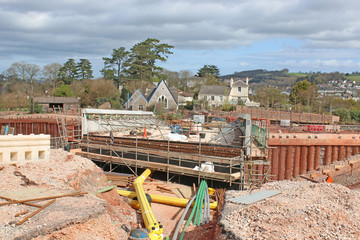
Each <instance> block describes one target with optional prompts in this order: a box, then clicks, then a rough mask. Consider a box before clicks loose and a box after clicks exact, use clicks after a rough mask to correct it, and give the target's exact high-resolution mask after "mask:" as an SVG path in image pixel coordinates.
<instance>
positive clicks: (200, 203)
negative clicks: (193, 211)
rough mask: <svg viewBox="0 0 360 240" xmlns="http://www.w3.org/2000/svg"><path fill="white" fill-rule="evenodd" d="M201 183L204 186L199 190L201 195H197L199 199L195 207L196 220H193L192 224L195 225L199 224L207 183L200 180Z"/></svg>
mask: <svg viewBox="0 0 360 240" xmlns="http://www.w3.org/2000/svg"><path fill="white" fill-rule="evenodd" d="M202 184H203V185H204V187H203V190H202V192H201V195H200V196H199V197H200V199H199V204H198V207H197V215H196V220H195V221H194V224H195V225H197V226H199V225H200V223H201V216H202V210H203V208H204V198H205V191H206V186H207V183H206V181H204V180H203V181H202Z"/></svg>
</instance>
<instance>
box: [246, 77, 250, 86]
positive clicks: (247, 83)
mask: <svg viewBox="0 0 360 240" xmlns="http://www.w3.org/2000/svg"><path fill="white" fill-rule="evenodd" d="M246 85H249V78H248V77H246Z"/></svg>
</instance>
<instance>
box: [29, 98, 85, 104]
mask: <svg viewBox="0 0 360 240" xmlns="http://www.w3.org/2000/svg"><path fill="white" fill-rule="evenodd" d="M33 101H34V102H38V103H40V104H44V103H45V104H46V103H79V100H78V99H77V98H75V97H34V100H33Z"/></svg>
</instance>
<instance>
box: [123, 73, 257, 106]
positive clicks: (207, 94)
mask: <svg viewBox="0 0 360 240" xmlns="http://www.w3.org/2000/svg"><path fill="white" fill-rule="evenodd" d="M199 99H202V100H205V101H206V102H207V104H208V105H209V106H210V107H212V108H216V107H219V106H222V105H223V104H224V103H226V102H228V103H230V104H238V103H239V101H242V102H243V103H244V104H245V105H246V106H253V107H259V106H260V103H257V102H252V101H250V100H249V79H248V78H246V82H243V81H242V80H239V79H237V80H236V81H234V79H232V78H231V79H230V86H214V85H204V86H201V88H200V91H199ZM191 101H192V95H191V94H188V93H186V92H183V91H178V90H177V89H171V88H169V87H168V85H167V84H166V81H164V80H162V81H160V82H159V84H158V85H157V86H156V87H155V88H153V89H148V90H147V91H146V93H145V94H143V93H142V92H141V91H140V89H138V90H136V91H135V92H134V94H133V95H132V96H131V97H130V98H129V100H128V101H127V102H126V103H125V104H124V108H125V109H129V110H139V111H142V110H148V109H149V107H150V106H153V107H155V108H156V107H162V108H164V109H167V110H176V109H178V106H179V105H185V104H186V102H191Z"/></svg>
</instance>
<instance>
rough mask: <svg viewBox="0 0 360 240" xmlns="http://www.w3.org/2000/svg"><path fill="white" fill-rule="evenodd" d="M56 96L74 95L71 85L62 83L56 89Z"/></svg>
mask: <svg viewBox="0 0 360 240" xmlns="http://www.w3.org/2000/svg"><path fill="white" fill-rule="evenodd" d="M54 96H55V97H73V96H74V93H73V92H72V91H71V88H70V85H64V84H62V85H60V86H59V87H58V88H56V89H55V91H54Z"/></svg>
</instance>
